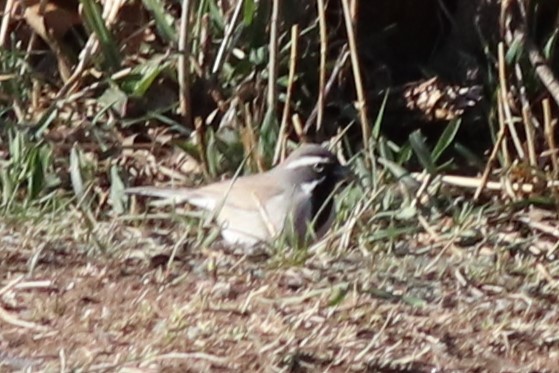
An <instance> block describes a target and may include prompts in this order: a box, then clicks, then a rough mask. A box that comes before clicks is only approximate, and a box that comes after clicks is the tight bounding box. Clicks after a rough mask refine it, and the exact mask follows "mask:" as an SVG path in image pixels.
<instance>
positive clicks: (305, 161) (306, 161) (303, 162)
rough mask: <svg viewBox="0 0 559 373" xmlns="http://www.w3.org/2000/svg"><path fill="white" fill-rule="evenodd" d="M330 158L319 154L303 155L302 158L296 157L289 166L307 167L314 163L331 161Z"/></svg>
mask: <svg viewBox="0 0 559 373" xmlns="http://www.w3.org/2000/svg"><path fill="white" fill-rule="evenodd" d="M330 162H331V161H330V158H327V157H318V156H309V157H302V158H300V159H296V160H294V161H293V162H289V163H288V164H287V166H286V167H287V168H290V169H291V168H299V167H306V166H312V165H313V164H317V163H330Z"/></svg>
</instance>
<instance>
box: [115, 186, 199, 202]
mask: <svg viewBox="0 0 559 373" xmlns="http://www.w3.org/2000/svg"><path fill="white" fill-rule="evenodd" d="M124 192H125V193H126V194H136V195H140V196H148V197H157V198H162V199H165V200H166V201H165V202H169V203H183V202H187V201H188V200H189V198H190V192H191V190H190V189H187V188H162V187H151V186H140V187H133V188H126V189H125V190H124ZM165 204H166V203H165Z"/></svg>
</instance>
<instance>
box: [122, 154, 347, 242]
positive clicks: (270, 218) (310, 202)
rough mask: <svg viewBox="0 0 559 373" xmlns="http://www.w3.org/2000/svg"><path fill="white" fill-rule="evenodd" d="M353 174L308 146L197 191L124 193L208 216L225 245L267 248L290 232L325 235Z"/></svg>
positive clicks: (309, 237) (306, 237)
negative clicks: (184, 206)
mask: <svg viewBox="0 0 559 373" xmlns="http://www.w3.org/2000/svg"><path fill="white" fill-rule="evenodd" d="M351 175H352V172H351V171H350V169H349V167H348V166H347V165H342V164H341V163H340V162H339V160H338V158H337V157H336V156H335V155H334V154H333V153H332V152H330V151H329V150H327V149H326V148H324V147H322V146H320V145H318V144H312V143H307V144H303V145H301V146H300V147H299V148H297V149H296V150H295V151H293V152H292V153H291V154H290V155H289V156H288V157H287V158H286V159H285V160H284V161H283V162H281V163H279V164H278V165H277V166H275V167H273V168H271V169H270V170H268V171H266V172H263V173H259V174H253V175H248V176H240V177H237V178H233V179H229V180H224V181H219V182H215V183H211V184H207V185H205V186H201V187H197V188H164V187H152V186H139V187H131V188H128V189H125V192H126V193H127V194H133V195H143V196H151V197H159V198H164V199H167V200H172V201H173V203H175V204H182V203H188V204H190V205H193V206H195V207H198V208H201V209H204V210H208V211H211V212H212V214H213V217H214V218H215V220H216V222H217V223H218V224H219V226H220V230H221V232H220V233H221V236H222V238H223V240H224V241H225V243H226V244H230V245H242V246H254V245H256V244H258V243H271V242H272V241H273V240H274V239H275V238H277V237H278V236H279V235H280V234H281V233H282V232H284V231H285V230H287V229H289V230H290V232H291V233H293V234H294V236H295V239H296V240H298V241H296V242H312V241H315V240H318V239H320V238H322V237H323V236H324V234H325V233H326V232H327V231H328V229H329V228H330V226H331V224H332V222H333V219H334V216H335V206H334V195H333V194H335V192H336V191H337V190H338V188H337V186H338V185H339V184H340V183H341V182H343V181H346V180H349V179H350V178H351Z"/></svg>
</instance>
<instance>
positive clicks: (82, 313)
mask: <svg viewBox="0 0 559 373" xmlns="http://www.w3.org/2000/svg"><path fill="white" fill-rule="evenodd" d="M0 228H1V233H0V237H1V238H0V276H1V277H0V279H1V283H0V371H6V372H11V371H25V370H27V371H87V372H112V371H121V372H159V371H163V372H171V371H183V372H207V371H215V372H227V371H239V372H240V371H294V372H306V371H310V372H325V371H331V372H341V371H371V372H482V371H492V372H515V371H549V372H551V371H559V309H558V307H557V291H556V288H555V285H556V284H557V281H555V280H553V279H552V278H550V276H549V273H548V272H546V268H547V267H546V265H547V264H546V262H545V261H544V260H542V259H538V258H536V257H530V256H529V257H521V256H520V255H518V256H512V255H510V253H500V252H498V250H497V248H495V247H491V248H487V247H479V246H478V247H477V248H468V247H462V248H455V249H453V250H446V251H444V252H441V251H440V249H439V250H424V248H421V247H417V248H414V243H413V241H410V243H409V247H408V249H406V251H405V252H396V251H395V252H391V253H383V254H380V253H376V254H375V253H374V250H373V251H368V250H354V251H351V252H346V253H343V255H342V254H341V253H336V252H335V250H326V251H317V252H311V253H309V257H308V258H307V260H306V261H305V262H304V264H297V263H295V262H291V263H289V264H286V261H285V260H283V261H279V260H277V258H276V257H271V258H270V257H266V256H258V255H254V256H246V255H242V253H241V254H239V253H235V252H234V251H233V252H232V251H228V250H225V249H222V248H217V247H216V248H213V249H200V248H194V247H189V246H188V244H185V245H184V247H181V248H180V250H178V251H177V255H176V257H175V260H174V261H173V262H172V263H171V264H170V265H168V262H169V258H170V256H169V255H170V253H171V251H172V249H173V240H171V239H168V240H167V239H160V238H153V235H152V236H149V237H146V234H145V232H143V233H139V230H138V231H134V230H127V228H125V227H120V228H118V229H119V230H122V231H123V232H128V233H127V235H124V234H123V235H120V236H118V235H116V236H114V242H115V243H118V245H119V247H118V248H117V249H115V250H113V251H112V252H111V253H110V254H102V255H99V254H96V255H89V256H88V255H86V254H85V253H84V252H85V251H86V249H88V240H87V239H86V240H83V241H82V242H78V241H73V240H72V239H70V238H71V237H72V235H75V234H76V232H70V231H71V227H69V228H68V229H69V230H70V231H68V230H66V231H64V232H63V233H61V234H60V235H59V236H58V237H56V238H49V237H45V235H44V234H43V233H41V230H40V229H38V228H36V227H33V226H25V225H24V224H15V223H2V224H0ZM112 229H113V230H115V229H116V228H114V227H113V228H112ZM117 236H118V237H117ZM162 236H164V235H162ZM146 242H148V243H149V245H152V246H153V247H157V251H159V253H158V254H154V253H151V252H150V251H148V250H144V248H145V247H147V245H148V244H146ZM147 252H150V254H147Z"/></svg>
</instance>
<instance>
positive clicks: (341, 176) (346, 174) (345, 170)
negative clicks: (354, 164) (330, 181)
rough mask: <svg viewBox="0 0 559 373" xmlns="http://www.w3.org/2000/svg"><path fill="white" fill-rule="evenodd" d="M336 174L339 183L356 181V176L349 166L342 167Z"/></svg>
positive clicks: (338, 168) (337, 169)
mask: <svg viewBox="0 0 559 373" xmlns="http://www.w3.org/2000/svg"><path fill="white" fill-rule="evenodd" d="M334 174H335V175H336V178H337V179H338V180H339V181H351V180H353V179H355V174H354V173H353V172H352V171H351V169H350V168H349V167H348V166H342V165H340V166H339V167H337V168H336V171H335V172H334Z"/></svg>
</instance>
